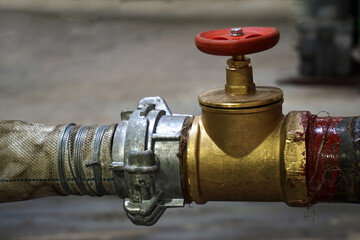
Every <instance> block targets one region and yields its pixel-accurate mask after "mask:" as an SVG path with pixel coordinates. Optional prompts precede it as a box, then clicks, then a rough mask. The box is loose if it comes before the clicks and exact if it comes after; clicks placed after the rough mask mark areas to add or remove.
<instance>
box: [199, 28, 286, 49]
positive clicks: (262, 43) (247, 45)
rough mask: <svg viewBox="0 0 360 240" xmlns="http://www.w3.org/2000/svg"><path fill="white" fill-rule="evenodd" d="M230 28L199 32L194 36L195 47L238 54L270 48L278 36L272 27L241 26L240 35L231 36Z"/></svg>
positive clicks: (277, 32) (277, 39) (276, 41)
mask: <svg viewBox="0 0 360 240" xmlns="http://www.w3.org/2000/svg"><path fill="white" fill-rule="evenodd" d="M231 29H233V28H224V29H218V30H212V31H207V32H202V33H199V34H198V35H197V36H196V38H195V44H196V47H197V48H198V49H199V50H200V51H202V52H204V53H207V54H212V55H220V56H239V55H245V54H251V53H256V52H261V51H265V50H267V49H269V48H272V47H273V46H275V45H276V44H277V43H278V41H279V38H280V33H279V31H278V30H277V29H276V28H272V27H243V28H242V32H243V35H241V36H232V35H231Z"/></svg>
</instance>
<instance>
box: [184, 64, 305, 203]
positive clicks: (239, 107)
mask: <svg viewBox="0 0 360 240" xmlns="http://www.w3.org/2000/svg"><path fill="white" fill-rule="evenodd" d="M249 63H250V60H249V59H248V58H244V57H239V58H234V57H233V58H232V59H229V60H228V66H227V69H226V71H227V83H226V85H225V88H224V87H223V88H218V89H214V90H209V91H207V92H205V93H203V94H201V95H200V96H199V103H200V106H201V108H202V115H201V116H198V117H195V119H194V122H193V124H192V127H191V129H190V130H189V138H188V145H187V157H186V159H185V164H183V166H184V168H185V171H186V174H185V175H186V179H187V182H186V189H187V192H186V194H187V196H188V200H189V201H195V202H196V203H199V204H203V203H206V202H207V201H283V202H286V203H287V204H289V205H291V206H303V205H306V204H307V190H306V181H305V180H306V179H305V174H304V166H305V161H306V146H305V131H306V127H305V125H302V124H301V114H300V113H301V112H292V113H289V114H288V116H286V117H285V116H284V115H283V114H282V102H283V93H282V91H281V90H280V89H278V88H275V87H255V85H254V84H253V81H252V70H251V66H250V65H249ZM235 65H236V66H241V67H240V68H234V66H235ZM252 86H254V88H253V89H252Z"/></svg>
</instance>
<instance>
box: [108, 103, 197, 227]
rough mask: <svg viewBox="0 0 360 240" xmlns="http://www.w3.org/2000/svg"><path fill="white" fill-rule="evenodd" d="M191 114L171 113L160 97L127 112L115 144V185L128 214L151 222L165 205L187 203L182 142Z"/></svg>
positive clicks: (144, 222)
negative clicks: (182, 171) (182, 175)
mask: <svg viewBox="0 0 360 240" xmlns="http://www.w3.org/2000/svg"><path fill="white" fill-rule="evenodd" d="M189 120H190V121H192V116H190V115H173V114H172V113H171V111H170V109H169V108H168V106H167V104H166V103H165V101H164V99H162V98H161V97H147V98H144V99H142V100H141V101H140V102H139V104H138V107H137V110H136V111H123V112H122V113H121V122H120V123H119V124H118V126H117V128H116V130H115V134H114V139H113V147H112V163H111V164H110V166H109V167H110V170H112V171H113V176H114V186H115V189H116V192H117V194H118V196H119V197H120V198H123V199H124V209H125V211H126V213H127V216H128V217H129V219H130V220H131V221H132V222H133V223H134V224H137V225H145V226H150V225H153V224H155V223H156V222H157V220H158V219H159V218H160V217H161V215H162V214H163V213H164V211H165V210H166V208H171V207H183V206H184V195H183V191H182V187H181V174H180V159H179V156H180V154H179V149H180V148H179V145H180V139H181V137H182V136H181V135H182V132H184V131H182V129H183V126H184V125H185V123H186V122H187V121H189Z"/></svg>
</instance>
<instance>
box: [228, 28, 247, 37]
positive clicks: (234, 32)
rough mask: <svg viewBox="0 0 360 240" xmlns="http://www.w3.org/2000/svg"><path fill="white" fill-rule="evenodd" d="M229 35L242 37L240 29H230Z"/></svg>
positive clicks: (242, 33)
mask: <svg viewBox="0 0 360 240" xmlns="http://www.w3.org/2000/svg"><path fill="white" fill-rule="evenodd" d="M230 35H231V36H233V37H237V36H242V35H244V32H243V29H242V28H232V29H231V33H230Z"/></svg>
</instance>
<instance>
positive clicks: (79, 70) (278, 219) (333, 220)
mask: <svg viewBox="0 0 360 240" xmlns="http://www.w3.org/2000/svg"><path fill="white" fill-rule="evenodd" d="M275 7H276V6H275ZM247 14H248V15H253V14H256V12H253V13H248V12H247V13H246V12H245V13H244V14H239V15H235V16H232V17H227V18H221V17H217V18H211V16H208V18H201V19H199V18H196V17H188V18H179V17H171V16H168V18H166V19H164V18H156V17H154V18H152V17H149V16H147V17H141V16H140V17H136V16H131V17H129V16H126V17H124V16H121V15H115V16H114V15H112V16H111V17H109V16H108V17H104V16H101V17H99V16H94V15H86V14H85V15H83V14H82V15H76V14H66V15H63V14H44V13H41V14H34V13H24V12H10V11H2V12H0V29H1V32H0V56H1V60H0V79H1V80H0V119H2V120H6V119H21V120H28V121H34V122H41V123H46V124H59V123H69V122H75V123H79V124H95V123H102V124H107V123H113V122H118V121H119V113H120V111H121V110H122V109H130V110H131V109H134V108H135V106H136V104H137V102H138V100H140V99H141V98H143V97H146V96H154V95H159V96H162V97H164V98H165V99H166V100H167V103H168V105H169V106H170V108H171V110H172V112H174V113H191V114H200V109H199V106H198V104H197V96H198V94H199V93H201V92H202V91H204V90H207V89H209V88H214V87H217V86H220V85H223V84H224V79H225V75H224V73H225V71H224V65H225V60H226V57H215V56H208V55H205V54H203V53H201V52H199V51H198V50H197V49H196V47H195V45H194V37H195V35H196V34H197V33H198V32H201V31H205V30H210V29H217V28H222V27H229V26H233V25H242V26H250V25H266V26H274V27H277V28H278V29H279V30H280V32H281V40H280V42H279V44H278V45H277V46H276V47H275V48H274V49H272V50H269V51H267V52H264V53H259V54H255V55H252V56H251V59H252V63H253V67H254V78H255V82H256V83H257V84H258V85H275V86H278V84H277V81H278V80H279V79H283V78H287V77H292V76H296V75H297V69H296V68H297V61H298V59H297V55H296V52H295V46H296V31H295V29H294V23H293V21H292V19H291V11H290V10H289V12H287V13H285V14H283V15H281V16H280V17H279V15H276V16H274V17H268V16H263V17H259V18H254V17H252V18H251V17H247V16H248V15H247ZM259 16H261V15H259ZM279 87H281V88H282V89H283V90H284V92H285V102H284V113H287V112H289V111H291V110H310V111H311V112H312V113H319V112H321V111H327V112H329V113H330V114H331V115H360V107H359V106H360V94H359V91H358V89H356V88H339V87H336V88H333V87H327V86H322V87H311V88H310V87H299V86H279ZM359 220H360V206H358V205H350V204H347V205H345V204H330V205H329V204H319V205H317V206H316V207H313V208H311V209H309V210H308V209H300V208H299V209H297V208H290V207H288V206H286V205H285V204H283V203H208V204H206V205H204V206H197V205H194V204H192V205H190V206H186V207H185V208H184V209H170V210H167V211H166V213H165V214H164V216H163V217H162V218H161V219H160V221H159V222H158V223H157V224H156V225H155V226H153V227H150V228H145V227H137V226H134V225H132V224H131V223H130V222H129V220H128V219H127V218H126V217H125V214H124V212H123V210H122V201H121V200H120V199H118V198H117V197H102V198H89V197H50V198H43V199H37V200H31V201H25V202H17V203H5V204H0V239H21V240H30V239H34V240H35V239H36V240H38V239H39V240H42V239H44V240H45V239H46V240H55V239H84V240H85V239H104V240H105V239H219V238H222V239H264V238H267V239H359V238H360V228H359V227H358V223H359V222H358V221H359Z"/></svg>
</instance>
